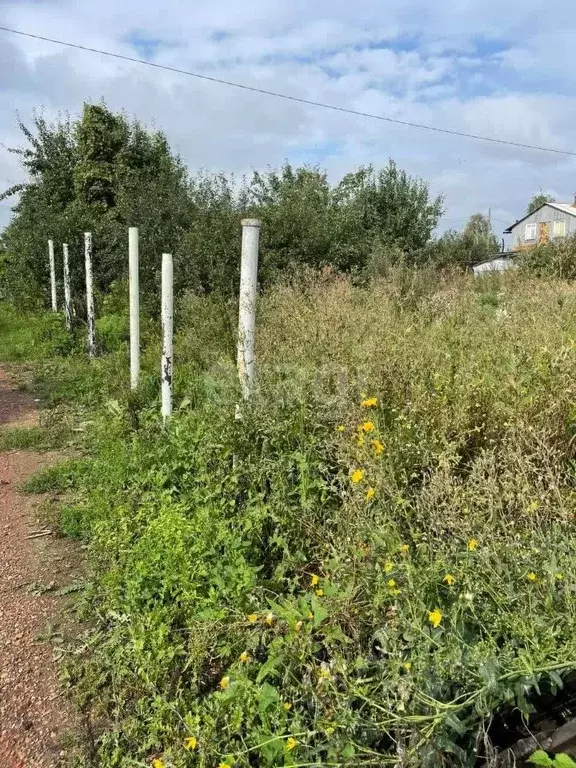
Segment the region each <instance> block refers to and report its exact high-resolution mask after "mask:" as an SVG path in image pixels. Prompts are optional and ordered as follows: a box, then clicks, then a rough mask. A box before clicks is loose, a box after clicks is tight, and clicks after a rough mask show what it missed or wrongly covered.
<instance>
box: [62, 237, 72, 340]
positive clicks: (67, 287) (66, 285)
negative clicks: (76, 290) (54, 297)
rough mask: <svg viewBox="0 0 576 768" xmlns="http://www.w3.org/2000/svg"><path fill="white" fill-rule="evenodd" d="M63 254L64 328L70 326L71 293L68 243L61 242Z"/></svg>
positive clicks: (69, 327)
mask: <svg viewBox="0 0 576 768" xmlns="http://www.w3.org/2000/svg"><path fill="white" fill-rule="evenodd" d="M62 251H63V254H64V312H65V313H66V328H67V329H68V330H70V329H71V328H72V298H71V296H72V294H71V291H70V261H69V256H68V244H67V243H63V244H62Z"/></svg>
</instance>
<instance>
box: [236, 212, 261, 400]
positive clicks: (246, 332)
mask: <svg viewBox="0 0 576 768" xmlns="http://www.w3.org/2000/svg"><path fill="white" fill-rule="evenodd" d="M260 226H261V222H260V221H259V220H258V219H243V221H242V260H241V264H240V302H239V317H238V376H239V378H240V386H241V388H242V397H243V398H244V400H248V398H249V397H250V394H251V392H252V388H253V383H254V331H255V327H256V290H257V287H258V242H259V239H260Z"/></svg>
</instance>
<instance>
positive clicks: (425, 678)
mask: <svg viewBox="0 0 576 768" xmlns="http://www.w3.org/2000/svg"><path fill="white" fill-rule="evenodd" d="M188 301H190V302H191V303H190V304H189V305H188V308H187V309H186V308H184V309H183V310H181V311H182V312H184V311H187V312H188V314H187V317H189V318H190V319H189V321H188V322H187V324H186V327H181V329H180V333H179V338H178V345H177V349H179V350H180V359H178V357H177V359H176V365H177V366H178V365H180V366H181V371H186V376H183V375H182V374H181V381H180V385H179V393H178V405H179V409H178V410H177V412H176V415H175V417H174V419H173V420H172V422H171V424H170V427H169V429H167V430H165V429H164V428H163V427H162V425H161V423H160V421H159V419H158V414H157V408H156V405H155V403H153V402H152V401H151V400H150V399H146V398H145V397H144V398H143V399H142V400H141V401H140V402H138V403H135V402H134V400H128V399H126V398H122V397H120V396H119V397H118V398H117V402H115V403H111V404H109V405H108V406H107V410H106V413H105V415H103V416H102V417H101V418H99V419H97V423H96V424H95V426H94V428H93V429H94V432H93V451H94V460H93V461H92V462H90V463H86V462H81V463H77V464H76V465H74V466H73V467H72V468H71V467H70V466H68V467H64V468H63V470H62V484H63V487H64V488H66V489H67V490H68V489H70V487H75V488H76V489H77V491H76V492H77V494H78V495H77V500H76V502H75V503H74V504H72V505H68V506H66V507H65V509H64V510H63V517H62V519H63V526H64V527H65V529H66V530H68V532H69V533H70V534H72V535H75V536H80V537H81V538H83V539H85V540H86V542H88V544H89V547H90V552H91V562H92V564H93V569H94V579H93V587H92V590H91V592H90V595H89V596H88V598H87V602H86V606H85V608H86V611H87V613H88V615H89V616H90V617H91V619H92V621H93V623H94V625H95V629H94V632H93V633H92V635H91V637H90V639H89V641H88V642H87V644H86V646H85V647H84V648H83V649H81V652H80V653H79V654H78V657H79V658H80V663H78V662H77V663H76V664H75V665H73V666H72V667H71V671H70V675H71V676H72V677H71V680H72V682H73V684H74V687H75V689H76V691H77V692H78V695H79V700H80V702H81V705H82V706H83V707H84V708H85V709H86V711H89V712H90V713H91V717H92V718H93V720H94V722H95V728H94V733H97V734H98V735H97V738H96V744H95V747H96V750H97V753H98V761H99V762H98V764H99V765H103V766H111V767H115V766H122V767H124V766H126V767H127V766H133V765H135V764H147V762H150V761H154V760H156V761H157V762H156V763H153V764H154V765H155V768H160V767H161V766H173V767H174V768H181V767H183V766H203V767H204V766H205V767H206V768H208V767H210V768H212V766H218V765H224V766H225V765H229V766H245V767H247V766H263V767H264V766H270V767H271V766H280V765H292V766H296V765H298V766H304V765H310V766H320V765H322V766H323V765H349V766H360V765H374V766H376V765H377V766H380V765H385V764H387V763H391V764H392V763H394V764H401V765H426V766H441V765H459V766H460V765H463V766H466V765H470V766H471V765H474V764H475V762H476V760H477V759H478V756H479V755H487V756H488V761H490V759H492V758H491V752H490V749H491V747H490V742H489V738H488V737H487V736H486V729H487V727H488V723H489V721H490V718H491V716H492V715H493V713H494V712H496V711H499V710H501V709H502V708H509V707H513V706H517V707H519V708H520V710H521V711H522V712H524V713H525V714H526V717H529V714H530V710H531V706H532V705H531V700H532V698H533V696H534V695H536V693H537V691H538V690H543V689H550V688H554V687H555V686H560V685H562V676H563V674H564V671H566V670H570V669H574V668H575V667H576V608H575V603H574V598H573V596H574V591H575V590H576V562H575V558H574V554H573V553H574V551H575V547H576V535H575V532H574V500H575V483H574V435H575V430H576V410H575V406H574V403H575V402H576V376H575V374H576V346H575V344H576V288H574V287H573V286H572V285H570V284H567V283H563V282H559V281H556V282H555V281H540V280H533V279H529V278H524V277H521V276H511V275H506V276H501V277H495V278H487V279H474V278H471V277H466V276H460V277H456V276H451V277H449V278H446V279H442V278H438V277H434V278H432V277H431V276H430V275H425V274H418V273H408V272H402V273H398V274H396V275H392V276H391V278H390V279H388V280H387V281H383V282H380V283H375V284H372V285H370V286H368V287H360V286H356V285H354V284H353V283H352V282H350V281H349V280H347V279H344V278H341V277H336V276H334V275H330V274H327V275H323V276H315V277H312V276H306V275H304V276H302V278H301V280H300V281H298V282H297V283H294V281H293V282H292V283H291V284H286V285H283V286H278V287H277V288H276V289H275V290H274V291H273V292H271V293H269V294H267V295H266V296H265V297H263V299H262V301H261V303H260V310H259V312H260V316H259V323H258V339H257V354H258V371H259V379H258V388H257V392H256V394H255V397H254V399H253V400H252V402H251V403H250V404H248V405H245V406H244V407H243V408H242V410H241V419H237V418H235V403H236V399H237V389H236V385H235V377H234V369H233V366H232V363H231V338H233V336H232V335H231V331H229V330H227V329H228V325H227V321H226V320H225V317H226V312H227V310H226V309H222V308H218V307H215V306H214V304H212V305H210V306H208V305H207V304H203V302H202V301H201V300H198V299H194V300H193V301H192V300H188ZM207 301H208V300H207ZM210 301H212V300H210ZM199 304H200V305H201V307H202V312H204V315H203V316H204V318H205V320H204V323H203V325H202V327H199V326H198V325H195V324H194V319H195V318H196V321H197V322H198V318H199V317H200V315H201V312H200V311H199V309H198V305H199ZM222 313H224V314H222ZM215 329H216V330H215ZM205 338H213V339H214V344H213V346H211V347H210V351H209V352H208V350H207V349H205V348H203V346H202V344H201V343H200V344H199V342H198V339H205ZM232 349H233V347H232ZM91 370H93V369H91ZM63 375H65V371H64V373H63V372H62V370H61V371H60V373H59V376H63ZM95 381H96V380H95ZM60 386H61V387H62V388H63V391H64V390H65V381H64V384H62V380H61V384H60ZM120 390H121V387H118V391H120ZM55 484H57V477H55V476H54V473H53V474H52V475H51V477H50V487H52V488H53V487H54V485H55ZM138 761H139V762H138Z"/></svg>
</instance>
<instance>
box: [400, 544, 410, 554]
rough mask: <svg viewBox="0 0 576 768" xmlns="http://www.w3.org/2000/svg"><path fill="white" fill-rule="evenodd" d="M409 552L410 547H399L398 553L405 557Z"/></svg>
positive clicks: (405, 545) (403, 545)
mask: <svg viewBox="0 0 576 768" xmlns="http://www.w3.org/2000/svg"><path fill="white" fill-rule="evenodd" d="M409 551H410V547H409V546H408V544H402V546H401V547H400V552H401V553H402V554H403V555H407V554H408V552H409Z"/></svg>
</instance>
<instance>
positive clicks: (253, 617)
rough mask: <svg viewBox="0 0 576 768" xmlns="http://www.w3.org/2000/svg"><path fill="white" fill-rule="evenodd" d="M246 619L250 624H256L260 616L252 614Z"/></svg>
mask: <svg viewBox="0 0 576 768" xmlns="http://www.w3.org/2000/svg"><path fill="white" fill-rule="evenodd" d="M246 618H247V619H248V621H249V622H250V624H256V622H257V621H258V614H256V613H251V614H250V615H249V616H246Z"/></svg>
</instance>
